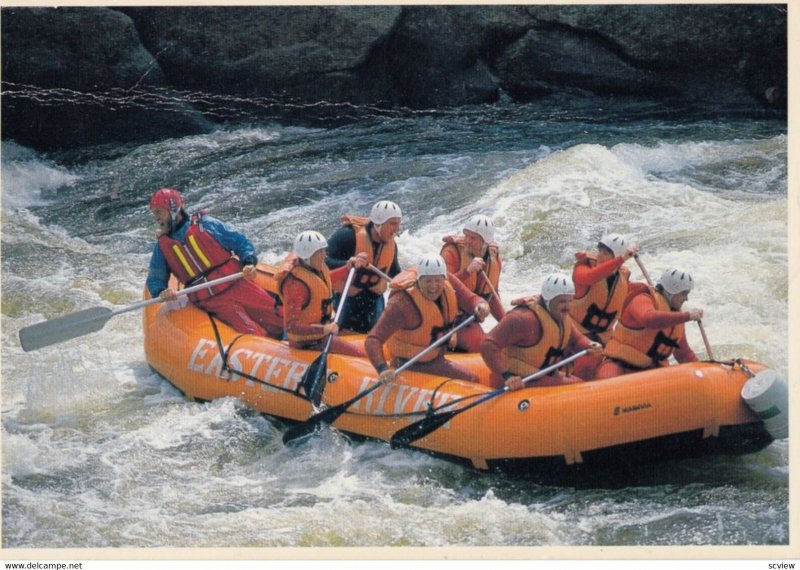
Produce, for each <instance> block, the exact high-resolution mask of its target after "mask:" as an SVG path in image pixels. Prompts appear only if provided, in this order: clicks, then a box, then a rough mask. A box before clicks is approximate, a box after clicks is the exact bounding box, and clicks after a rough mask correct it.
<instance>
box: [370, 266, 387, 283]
mask: <svg viewBox="0 0 800 570" xmlns="http://www.w3.org/2000/svg"><path fill="white" fill-rule="evenodd" d="M367 268H368V269H369V270H370V271H372V272H373V273H376V274H378V275H379V276H381V277H382V278H384V279H386V280H387V281H391V280H392V278H391V277H389V276H388V275H386V273H384V272H383V271H381V270H380V269H378V268H377V267H375V266H374V265H372V264H371V263H370V264H369V265H367Z"/></svg>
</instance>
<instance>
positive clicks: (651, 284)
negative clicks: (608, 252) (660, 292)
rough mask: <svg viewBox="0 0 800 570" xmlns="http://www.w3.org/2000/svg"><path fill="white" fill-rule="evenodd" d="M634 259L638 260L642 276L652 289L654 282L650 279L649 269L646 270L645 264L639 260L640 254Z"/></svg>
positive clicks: (637, 263)
mask: <svg viewBox="0 0 800 570" xmlns="http://www.w3.org/2000/svg"><path fill="white" fill-rule="evenodd" d="M633 259H634V260H636V265H638V266H639V270H640V271H641V272H642V275H644V278H645V279H646V280H647V284H648V285H650V287H652V286H653V280H652V279H650V274H649V273H647V269H645V268H644V264H643V263H642V260H641V259H639V254H638V253H637V254H636V255H634V256H633Z"/></svg>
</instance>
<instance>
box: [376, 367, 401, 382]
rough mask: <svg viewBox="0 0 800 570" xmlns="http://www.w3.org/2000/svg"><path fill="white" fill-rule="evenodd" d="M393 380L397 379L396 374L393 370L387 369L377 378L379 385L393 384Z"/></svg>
mask: <svg viewBox="0 0 800 570" xmlns="http://www.w3.org/2000/svg"><path fill="white" fill-rule="evenodd" d="M395 378H397V372H396V371H395V369H394V368H387V369H386V370H384V371H383V372H381V375H380V376H378V381H379V382H380V383H381V384H388V383H390V382H394V381H395Z"/></svg>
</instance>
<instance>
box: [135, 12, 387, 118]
mask: <svg viewBox="0 0 800 570" xmlns="http://www.w3.org/2000/svg"><path fill="white" fill-rule="evenodd" d="M125 12H126V13H127V14H128V15H130V16H131V18H132V19H133V20H134V21H135V22H136V24H137V27H138V29H139V33H140V35H141V38H142V42H143V43H144V45H145V46H146V47H147V48H148V50H149V51H150V52H151V53H153V54H155V57H156V59H157V60H158V62H159V64H160V65H161V67H162V69H163V70H164V72H165V73H166V74H167V76H168V77H169V79H170V82H171V83H172V85H174V86H176V87H178V88H181V89H198V90H202V91H210V92H212V93H218V94H231V95H237V96H239V97H250V98H273V99H274V101H269V100H268V101H264V102H261V103H264V104H266V105H267V106H270V105H271V104H272V103H273V102H274V103H275V104H284V103H286V102H287V101H288V102H315V103H316V102H319V101H320V100H327V101H332V102H347V103H354V104H358V103H367V102H369V103H372V102H375V101H379V100H382V99H387V98H388V97H389V95H390V93H389V87H390V84H389V82H387V81H386V80H385V79H381V80H377V81H376V80H375V74H374V73H372V74H370V72H369V67H370V65H371V63H372V62H371V60H370V57H371V55H372V53H373V51H375V50H379V49H380V46H381V45H382V43H383V42H385V41H386V40H387V38H388V36H389V35H390V33H391V31H392V29H393V28H394V26H395V24H396V22H397V19H398V18H399V16H400V12H401V9H400V8H399V7H337V6H304V7H299V6H296V7H265V6H252V7H195V8H190V9H187V8H171V7H154V8H128V9H125ZM370 75H371V77H370ZM365 77H369V78H371V79H372V80H371V81H364V79H365ZM257 104H258V102H256V105H257Z"/></svg>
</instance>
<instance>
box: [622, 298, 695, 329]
mask: <svg viewBox="0 0 800 570" xmlns="http://www.w3.org/2000/svg"><path fill="white" fill-rule="evenodd" d="M624 319H625V325H626V326H629V327H632V328H647V329H663V328H667V327H674V326H676V325H680V324H683V323H686V322H688V321H690V320H692V315H691V314H690V313H689V312H686V311H657V310H656V307H655V305H654V304H653V301H652V299H651V298H650V297H649V296H648V295H637V296H636V297H635V298H633V299H631V302H630V304H629V305H628V308H627V309H626V311H625V314H624Z"/></svg>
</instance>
